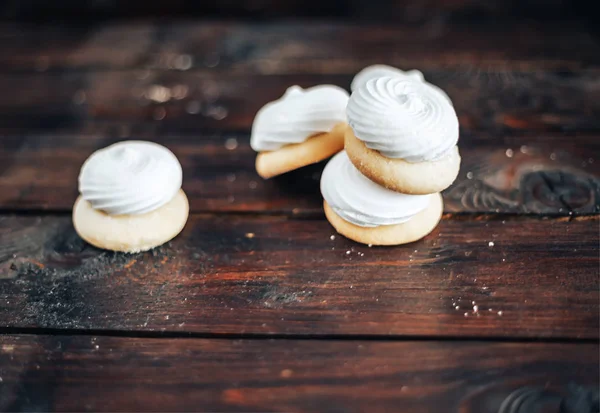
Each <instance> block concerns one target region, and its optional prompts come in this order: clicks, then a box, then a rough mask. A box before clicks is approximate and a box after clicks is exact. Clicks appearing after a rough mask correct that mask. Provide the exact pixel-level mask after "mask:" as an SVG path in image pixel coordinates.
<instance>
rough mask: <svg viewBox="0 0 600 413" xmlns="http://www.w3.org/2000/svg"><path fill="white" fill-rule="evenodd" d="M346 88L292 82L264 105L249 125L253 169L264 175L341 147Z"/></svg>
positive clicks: (323, 156) (310, 161)
mask: <svg viewBox="0 0 600 413" xmlns="http://www.w3.org/2000/svg"><path fill="white" fill-rule="evenodd" d="M347 103H348V92H346V91H345V90H344V89H342V88H339V87H337V86H332V85H321V86H315V87H312V88H308V89H302V88H301V87H299V86H292V87H290V88H288V89H287V91H286V92H285V94H284V95H283V96H282V97H281V98H280V99H278V100H276V101H273V102H270V103H268V104H267V105H265V106H264V107H263V108H262V109H261V110H260V111H259V112H258V113H257V115H256V118H255V119H254V123H253V125H252V136H251V139H250V145H251V147H252V149H254V150H255V151H256V152H260V153H259V154H258V156H257V157H256V171H257V172H258V174H259V175H260V176H261V177H263V178H265V179H267V178H271V177H273V176H276V175H280V174H283V173H285V172H289V171H292V170H294V169H298V168H301V167H303V166H306V165H310V164H313V163H317V162H320V161H322V160H324V159H327V158H329V157H330V156H331V155H333V154H335V153H337V152H339V151H341V150H342V149H343V147H344V132H345V129H346V105H347Z"/></svg>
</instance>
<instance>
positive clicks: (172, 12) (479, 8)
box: [0, 0, 597, 23]
mask: <svg viewBox="0 0 600 413" xmlns="http://www.w3.org/2000/svg"><path fill="white" fill-rule="evenodd" d="M594 3H595V2H592V1H585V0H575V1H569V0H388V1H385V0H367V1H365V0H220V1H202V0H199V1H198V0H196V1H194V0H132V1H121V0H56V1H48V0H6V1H3V2H0V19H2V20H5V21H6V20H29V21H33V22H70V23H77V22H86V21H95V20H106V19H131V18H153V17H190V18H193V17H218V18H224V17H226V18H227V17H230V18H247V19H270V18H281V17H299V18H302V17H327V18H339V19H344V20H357V21H365V20H381V21H390V20H395V21H399V22H404V23H406V22H415V23H417V22H422V21H427V20H430V19H433V18H443V19H452V20H461V19H465V20H467V21H470V20H472V19H477V20H479V21H480V20H498V19H515V18H518V19H536V20H555V21H557V22H560V20H561V19H563V18H572V17H585V19H586V20H588V21H589V22H591V23H593V22H594V20H595V19H594V17H595V15H596V9H597V6H595V5H594Z"/></svg>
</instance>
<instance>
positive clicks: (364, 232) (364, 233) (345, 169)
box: [321, 151, 443, 245]
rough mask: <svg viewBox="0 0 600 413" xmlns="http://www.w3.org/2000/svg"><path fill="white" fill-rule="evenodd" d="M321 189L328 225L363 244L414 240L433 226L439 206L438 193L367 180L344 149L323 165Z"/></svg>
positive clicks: (425, 233)
mask: <svg viewBox="0 0 600 413" xmlns="http://www.w3.org/2000/svg"><path fill="white" fill-rule="evenodd" d="M321 193H322V194H323V198H324V203H323V206H324V209H325V215H326V216H327V219H328V220H329V222H330V223H331V225H333V227H334V228H335V229H336V230H337V231H338V232H339V233H340V234H342V235H344V236H345V237H348V238H350V239H352V240H354V241H357V242H361V243H363V244H373V245H399V244H406V243H409V242H413V241H416V240H418V239H420V238H422V237H424V236H425V235H427V234H429V233H430V232H431V231H432V230H433V229H434V228H435V227H436V225H437V224H438V222H439V221H440V218H441V216H442V210H443V202H442V197H441V195H440V194H437V193H436V194H428V195H408V194H403V193H399V192H395V191H391V190H389V189H386V188H384V187H382V186H380V185H378V184H376V183H375V182H373V181H371V180H370V179H369V178H367V177H366V176H364V175H363V174H362V173H361V172H360V171H359V170H358V169H357V168H356V167H355V166H354V165H353V164H352V162H350V159H349V158H348V156H347V154H346V152H345V151H343V152H340V153H339V154H337V155H336V156H334V157H333V158H332V159H331V160H330V161H329V162H328V163H327V165H326V166H325V169H324V170H323V175H322V177H321Z"/></svg>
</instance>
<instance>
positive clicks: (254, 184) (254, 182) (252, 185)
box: [248, 181, 258, 189]
mask: <svg viewBox="0 0 600 413" xmlns="http://www.w3.org/2000/svg"><path fill="white" fill-rule="evenodd" d="M248 186H249V187H250V189H256V188H257V187H258V182H256V181H250V183H248Z"/></svg>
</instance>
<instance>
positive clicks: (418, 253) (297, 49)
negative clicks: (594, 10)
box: [0, 0, 600, 413]
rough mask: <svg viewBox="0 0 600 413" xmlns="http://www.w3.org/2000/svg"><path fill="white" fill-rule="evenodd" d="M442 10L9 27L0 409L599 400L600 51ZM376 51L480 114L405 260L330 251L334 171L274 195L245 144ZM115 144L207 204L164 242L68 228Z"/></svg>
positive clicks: (382, 406)
mask: <svg viewBox="0 0 600 413" xmlns="http://www.w3.org/2000/svg"><path fill="white" fill-rule="evenodd" d="M451 3H452V4H451V5H450V6H448V7H450V8H452V7H457V8H460V7H462V6H461V5H463V3H464V2H462V0H461V1H459V2H451ZM469 3H470V4H471V5H472V6H473V7H475V9H476V8H477V7H479V6H480V5H481V4H482V3H480V2H469ZM155 4H157V3H156V2H155ZM228 4H229V3H228ZM265 4H266V3H265ZM407 4H408V3H407ZM427 4H428V5H429V6H423V7H424V9H422V10H425V9H426V8H427V7H430V6H431V4H430V3H427ZM432 4H433V3H432ZM498 4H499V3H498ZM286 7H287V6H286ZM431 7H433V6H431ZM490 7H492V8H491V9H489V10H488V11H490V10H491V12H493V13H495V11H494V7H495V6H490ZM515 7H516V6H515ZM523 7H526V6H523ZM15 10H16V9H15ZM282 10H283V9H282ZM286 10H287V9H286ZM471 10H474V9H471ZM497 11H498V13H500V14H502V12H501V10H497ZM0 12H2V10H0ZM448 13H450V15H449V16H450V17H447V18H446V17H444V18H436V19H434V20H429V21H427V22H425V23H424V24H421V23H419V24H379V23H378V24H375V23H366V24H360V25H358V24H349V23H344V22H340V21H337V22H335V23H331V22H329V21H321V22H304V23H303V22H298V21H275V22H269V23H264V24H263V23H260V24H258V23H237V22H219V21H216V22H210V23H207V22H204V21H193V20H188V21H183V22H182V21H174V22H158V21H156V22H150V23H149V22H147V21H136V22H135V23H130V22H126V23H125V22H124V23H107V24H90V25H87V24H86V25H80V27H79V28H75V27H74V26H63V27H59V26H58V25H56V26H48V25H42V26H34V25H24V24H9V23H2V24H0V89H2V90H3V93H2V94H0V334H5V335H3V336H0V410H9V411H32V410H36V411H48V410H62V411H67V410H70V411H73V410H110V411H126V410H129V411H131V410H145V411H159V410H161V411H164V410H169V411H173V410H181V411H184V410H188V411H189V410H194V411H211V410H212V411H307V412H308V411H310V412H313V411H344V412H353V411H369V412H375V411H411V412H417V413H418V412H436V411H441V410H440V409H441V408H442V407H441V406H443V409H444V410H443V411H444V412H448V411H451V412H465V413H466V412H481V413H486V412H487V411H490V412H492V411H493V412H498V411H499V406H500V405H501V404H502V403H503V402H505V401H506V400H515V399H517V398H518V397H517V396H515V394H513V395H512V396H510V397H509V395H510V394H511V392H513V391H515V390H517V391H526V392H528V393H527V398H528V400H529V401H531V400H534V399H536V398H539V399H540V400H541V401H542V402H543V403H546V404H545V406H547V407H548V406H550V407H551V408H555V411H558V410H557V409H558V407H557V406H558V404H559V403H560V400H561V397H562V396H565V395H566V393H567V389H566V386H567V384H568V383H569V382H573V383H577V384H580V385H583V386H588V387H590V388H594V387H596V388H597V385H598V373H599V372H598V350H599V346H598V336H599V333H600V320H599V318H598V311H599V308H600V295H599V289H600V267H599V244H600V233H599V225H600V220H599V218H598V216H599V213H600V121H599V120H598V119H600V104H599V102H600V88H599V83H598V79H599V78H600V58H599V57H600V40H599V39H598V37H597V36H595V35H594V33H593V32H591V31H590V30H589V26H587V25H586V24H583V23H582V22H581V21H579V20H572V16H571V15H569V14H568V13H567V18H565V19H562V21H561V22H560V24H555V23H550V22H548V21H547V22H531V21H523V20H518V21H517V20H515V21H511V24H510V25H507V23H506V21H502V20H496V19H491V20H479V19H476V20H477V22H474V20H470V19H467V20H464V19H463V20H461V19H460V18H455V17H456V15H455V11H449V12H448ZM549 13H550V14H552V13H556V12H552V11H549ZM417 14H418V13H417ZM425 14H426V13H425ZM407 16H408V15H407ZM0 17H1V16H0ZM408 18H409V19H410V16H408ZM416 20H417V21H418V20H419V18H418V16H417V18H416ZM373 63H387V64H391V65H396V66H400V67H402V68H404V69H409V68H419V69H422V70H423V72H424V74H425V76H426V78H427V79H428V80H430V81H431V82H433V83H435V84H437V85H438V86H440V87H442V88H443V89H444V90H446V91H447V92H448V94H449V95H450V96H451V97H452V100H453V102H454V106H455V108H456V111H457V114H458V115H459V118H460V123H461V138H460V148H461V155H462V158H463V164H462V170H461V173H460V176H459V178H458V179H457V181H456V183H455V184H454V185H453V186H452V187H451V188H449V189H448V190H447V191H445V192H444V201H445V212H446V213H445V215H444V218H443V220H442V222H441V223H440V225H439V226H438V228H436V229H435V231H434V232H433V233H432V234H431V235H429V236H428V237H426V238H425V239H424V240H421V241H419V242H417V243H413V244H410V245H408V246H401V247H395V248H368V247H366V246H360V245H357V244H355V243H353V242H351V241H349V240H346V239H344V238H342V237H340V236H334V237H333V239H332V235H334V231H333V229H332V228H331V227H330V225H329V224H328V223H327V221H326V220H325V219H324V216H323V212H322V208H321V196H320V194H319V188H318V180H319V177H320V173H321V170H322V168H323V165H322V164H319V165H314V166H311V167H309V168H305V169H303V170H300V171H297V172H294V173H291V174H288V175H286V176H283V177H280V178H278V179H273V180H269V181H263V180H261V179H260V178H259V177H258V176H257V175H256V173H255V171H254V166H253V164H254V153H253V152H252V151H251V149H250V147H249V145H248V142H249V131H250V127H251V124H252V120H253V117H254V115H255V113H256V111H257V110H258V109H259V108H260V107H261V106H262V105H264V104H265V103H266V102H268V101H270V100H273V99H275V98H277V97H279V96H281V94H282V93H283V92H284V91H285V89H286V87H288V86H290V85H292V84H299V85H301V86H304V87H307V86H312V85H316V84H321V83H332V84H336V85H339V86H342V87H344V88H346V89H348V87H349V85H350V81H351V79H352V76H353V75H354V73H355V72H356V71H358V70H360V69H362V68H363V67H364V66H366V65H369V64H373ZM121 139H146V140H152V141H155V142H159V143H161V144H163V145H166V146H168V147H169V148H171V149H172V150H173V151H174V152H175V154H176V155H177V156H178V157H179V159H180V160H181V163H182V166H183V169H184V185H183V186H184V189H185V191H186V193H187V194H188V196H189V198H190V203H191V209H192V212H193V213H192V215H191V216H190V220H189V223H188V225H187V226H186V228H185V230H184V232H183V233H182V234H181V235H180V236H179V237H177V238H176V239H175V240H173V241H172V242H170V243H168V244H166V245H164V246H162V247H160V248H157V249H156V250H154V251H152V252H148V253H143V254H134V255H125V254H117V253H111V252H106V251H100V250H98V249H95V248H93V247H91V246H89V245H87V244H86V243H84V242H83V241H82V240H81V239H79V237H78V236H77V235H76V233H75V232H74V230H73V227H72V223H71V219H70V210H71V207H72V204H73V201H74V199H75V197H76V195H77V185H76V182H77V175H78V172H79V168H80V166H81V164H82V163H83V161H84V160H85V159H86V157H87V156H89V154H91V153H92V152H93V151H94V150H96V149H99V148H101V147H104V146H106V145H108V144H110V143H113V142H117V141H119V140H121ZM457 307H458V308H457ZM6 334H13V335H10V336H9V335H6ZM544 388H545V389H546V390H543V389H544ZM521 396H523V395H522V394H521ZM507 397H509V398H508V399H507ZM511 397H512V399H511ZM523 397H524V396H523ZM509 407H511V409H512V410H506V411H510V412H512V413H517V412H518V411H519V412H520V410H517V407H515V406H509ZM575 411H577V410H575ZM528 413H530V412H528Z"/></svg>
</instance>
